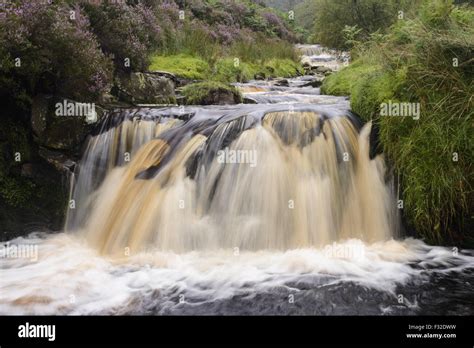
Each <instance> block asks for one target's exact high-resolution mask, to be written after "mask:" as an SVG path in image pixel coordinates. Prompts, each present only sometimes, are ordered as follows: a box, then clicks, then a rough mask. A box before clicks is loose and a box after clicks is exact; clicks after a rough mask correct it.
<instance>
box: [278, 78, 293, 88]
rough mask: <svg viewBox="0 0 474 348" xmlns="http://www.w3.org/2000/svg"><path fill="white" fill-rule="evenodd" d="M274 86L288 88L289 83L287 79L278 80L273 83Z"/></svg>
mask: <svg viewBox="0 0 474 348" xmlns="http://www.w3.org/2000/svg"><path fill="white" fill-rule="evenodd" d="M275 86H280V87H289V86H290V83H289V82H288V80H287V79H279V80H276V81H275Z"/></svg>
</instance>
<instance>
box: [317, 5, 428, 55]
mask: <svg viewBox="0 0 474 348" xmlns="http://www.w3.org/2000/svg"><path fill="white" fill-rule="evenodd" d="M314 1H315V5H314V7H315V8H316V10H315V18H314V35H313V39H312V40H313V41H315V42H317V43H320V44H322V45H325V46H328V47H331V48H336V49H348V48H350V47H351V45H350V44H348V43H347V38H346V37H345V35H344V28H346V26H348V27H357V28H359V29H360V31H359V35H358V37H357V38H356V39H358V40H361V41H365V40H368V39H369V36H370V34H371V33H373V32H376V31H378V30H382V31H383V30H384V29H386V28H388V27H389V26H390V25H391V24H393V23H394V22H395V21H397V19H398V15H399V11H403V12H404V16H406V15H407V13H408V12H409V11H411V10H412V8H413V7H416V5H417V3H419V0H387V1H379V0H358V1H349V0H314Z"/></svg>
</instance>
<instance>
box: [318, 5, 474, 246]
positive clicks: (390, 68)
mask: <svg viewBox="0 0 474 348" xmlns="http://www.w3.org/2000/svg"><path fill="white" fill-rule="evenodd" d="M473 51H474V9H473V8H472V7H469V6H454V5H452V3H451V2H450V1H447V0H437V1H427V2H425V3H424V4H423V5H422V6H421V7H420V9H419V11H418V12H417V15H416V16H414V17H413V18H411V19H406V20H403V21H398V22H397V23H396V24H395V25H393V26H392V27H391V29H390V31H389V32H388V33H387V34H385V35H376V36H375V35H374V36H373V37H372V38H371V39H369V40H368V41H367V42H356V43H355V45H354V49H353V51H352V54H353V56H354V57H356V59H355V61H354V62H353V63H352V64H351V65H350V66H348V67H346V68H344V69H342V70H341V71H340V72H338V73H336V74H333V75H331V76H329V77H328V78H327V79H326V80H325V81H324V83H323V86H322V91H323V92H324V93H328V94H339V95H350V96H351V106H352V109H353V110H354V111H355V112H356V113H358V114H359V115H360V116H361V117H362V118H363V119H364V120H366V121H369V120H372V121H373V122H375V123H377V124H378V126H379V129H380V141H381V144H382V146H383V150H384V152H385V154H386V155H387V156H388V158H389V162H390V163H392V164H393V165H394V167H395V170H396V172H397V174H399V175H400V182H401V196H402V197H401V198H402V199H403V200H404V214H405V216H406V218H407V219H408V222H409V223H410V224H411V226H413V227H414V228H415V230H416V231H417V232H418V233H419V234H420V235H422V236H423V237H425V238H426V240H427V241H429V242H431V243H442V242H444V243H449V242H453V241H455V242H460V243H464V244H465V245H471V246H472V245H474V235H473V229H472V227H473V222H472V216H470V215H472V211H473V208H474V207H473V202H474V199H473V196H472V194H473V187H472V182H473V170H472V163H473V157H474V156H473V155H474V154H473V152H474V149H473V146H472V139H473V136H474V134H473V124H472V117H473V116H474V99H473V95H474V84H473V80H474V60H473V58H472V57H473ZM389 101H392V102H411V103H419V104H420V110H421V112H420V118H419V119H418V120H414V119H413V118H412V117H394V116H392V117H390V116H380V106H381V103H388V102H389Z"/></svg>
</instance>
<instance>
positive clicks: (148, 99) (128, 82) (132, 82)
mask: <svg viewBox="0 0 474 348" xmlns="http://www.w3.org/2000/svg"><path fill="white" fill-rule="evenodd" d="M174 89H175V82H173V80H172V79H170V78H168V77H165V76H160V75H159V73H156V74H155V73H140V72H135V73H131V74H128V75H121V76H119V77H118V78H117V79H116V81H115V86H114V89H113V91H114V93H115V95H116V96H117V97H118V98H119V100H121V101H125V102H127V103H131V104H174V103H175V101H176V100H175V94H174Z"/></svg>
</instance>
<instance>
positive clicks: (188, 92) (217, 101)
mask: <svg viewBox="0 0 474 348" xmlns="http://www.w3.org/2000/svg"><path fill="white" fill-rule="evenodd" d="M182 93H183V96H184V97H185V103H186V104H187V105H227V104H240V103H242V102H243V98H242V94H241V93H240V91H239V90H238V89H237V88H235V87H234V86H231V85H227V84H224V83H221V82H213V81H206V82H199V83H193V84H190V85H187V86H185V87H184V88H183V90H182Z"/></svg>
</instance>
